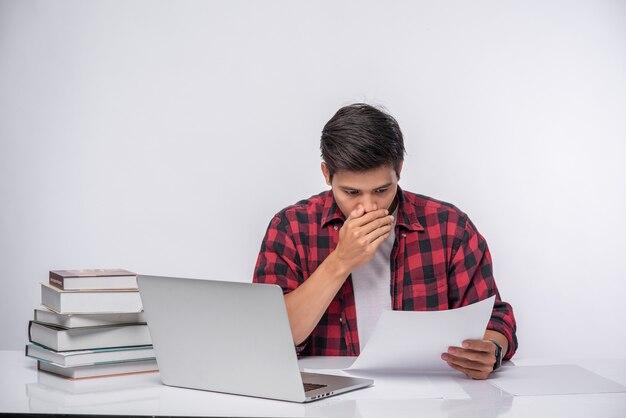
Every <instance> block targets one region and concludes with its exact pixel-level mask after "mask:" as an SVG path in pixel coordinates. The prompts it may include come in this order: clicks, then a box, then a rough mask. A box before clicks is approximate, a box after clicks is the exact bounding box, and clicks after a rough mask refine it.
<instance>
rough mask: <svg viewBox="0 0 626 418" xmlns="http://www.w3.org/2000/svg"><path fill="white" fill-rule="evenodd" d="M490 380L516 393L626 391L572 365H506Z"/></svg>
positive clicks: (517, 394)
mask: <svg viewBox="0 0 626 418" xmlns="http://www.w3.org/2000/svg"><path fill="white" fill-rule="evenodd" d="M489 383H491V384H492V385H494V386H496V387H498V388H500V389H502V390H503V391H505V392H508V393H510V394H511V395H515V396H535V395H569V394H582V393H615V392H626V386H624V385H620V384H619V383H617V382H614V381H612V380H609V379H606V378H604V377H602V376H600V375H598V374H596V373H593V372H590V371H589V370H587V369H584V368H582V367H580V366H575V365H570V364H560V365H549V366H512V367H503V368H502V369H501V370H500V371H497V372H496V373H494V374H493V375H492V377H491V378H490V379H489Z"/></svg>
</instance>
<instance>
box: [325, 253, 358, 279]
mask: <svg viewBox="0 0 626 418" xmlns="http://www.w3.org/2000/svg"><path fill="white" fill-rule="evenodd" d="M325 261H326V262H327V263H328V268H329V269H330V271H331V274H333V276H335V275H336V276H337V277H342V278H343V279H344V280H345V278H346V277H348V275H349V274H350V272H351V271H352V268H351V267H350V266H349V265H348V263H346V262H345V261H344V260H342V259H341V258H340V257H339V256H338V255H337V253H336V252H335V251H332V252H331V253H330V254H329V255H328V257H326V260H325Z"/></svg>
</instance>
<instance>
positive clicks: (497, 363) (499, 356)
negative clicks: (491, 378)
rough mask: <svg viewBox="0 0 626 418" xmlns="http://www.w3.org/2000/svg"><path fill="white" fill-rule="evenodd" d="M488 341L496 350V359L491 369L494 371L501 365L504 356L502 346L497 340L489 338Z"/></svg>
mask: <svg viewBox="0 0 626 418" xmlns="http://www.w3.org/2000/svg"><path fill="white" fill-rule="evenodd" d="M490 341H491V342H492V343H493V344H494V345H495V346H496V352H495V356H496V361H495V363H494V364H493V371H494V372H495V371H496V370H498V369H499V368H500V366H501V365H502V358H503V357H504V353H503V349H502V346H501V345H500V344H498V342H497V341H495V340H490Z"/></svg>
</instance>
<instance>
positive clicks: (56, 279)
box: [48, 269, 137, 290]
mask: <svg viewBox="0 0 626 418" xmlns="http://www.w3.org/2000/svg"><path fill="white" fill-rule="evenodd" d="M48 280H49V283H50V284H51V285H52V286H55V287H58V288H59V289H63V290H87V289H92V290H93V289H135V290H137V274H135V273H133V272H131V271H128V270H124V269H83V270H52V271H50V275H49V279H48Z"/></svg>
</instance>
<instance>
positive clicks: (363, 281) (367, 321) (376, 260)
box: [352, 211, 397, 351]
mask: <svg viewBox="0 0 626 418" xmlns="http://www.w3.org/2000/svg"><path fill="white" fill-rule="evenodd" d="M396 212H397V211H396ZM393 215H394V219H395V215H396V213H395V212H394V214H393ZM395 238H396V235H395V221H394V225H393V228H392V229H391V233H390V234H389V236H388V237H387V239H386V240H385V241H384V242H383V243H382V244H380V246H379V247H378V250H377V251H376V254H374V257H373V258H372V259H371V260H370V262H369V263H367V264H364V265H362V266H360V267H358V268H356V269H354V270H353V271H352V287H353V289H354V299H355V304H356V321H357V328H358V333H359V346H360V348H361V351H362V350H363V348H364V347H365V344H367V341H368V340H369V338H370V336H371V335H372V331H373V330H374V328H375V327H376V323H377V322H378V318H379V317H380V315H381V314H382V312H383V311H390V310H391V290H390V286H391V267H390V256H391V250H392V249H393V244H394V241H395Z"/></svg>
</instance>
